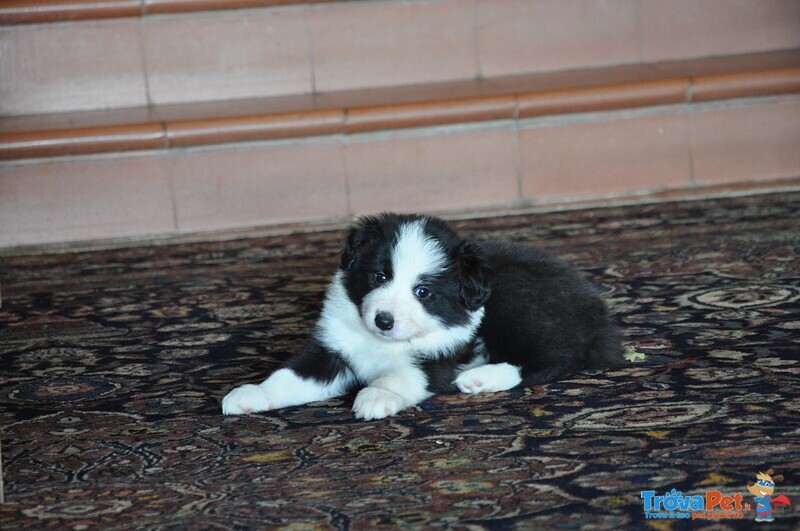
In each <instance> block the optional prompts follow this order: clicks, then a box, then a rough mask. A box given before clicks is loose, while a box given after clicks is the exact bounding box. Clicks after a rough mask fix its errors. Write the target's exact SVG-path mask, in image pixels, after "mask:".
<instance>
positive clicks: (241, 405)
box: [222, 214, 623, 420]
mask: <svg viewBox="0 0 800 531" xmlns="http://www.w3.org/2000/svg"><path fill="white" fill-rule="evenodd" d="M622 359H623V358H622V347H621V343H620V336H619V333H618V331H617V327H616V326H615V324H614V323H613V320H612V318H611V317H610V316H609V314H608V312H607V310H606V306H605V304H604V303H603V300H602V298H601V297H600V295H599V294H598V293H597V292H596V291H595V289H594V287H593V286H592V285H591V284H590V283H589V282H587V281H586V280H583V279H582V278H581V277H580V276H579V274H578V273H577V272H576V271H575V270H574V269H572V268H570V267H569V266H567V265H565V264H564V263H562V262H559V261H557V260H555V259H553V258H551V257H549V256H547V255H546V254H544V253H543V252H542V251H540V250H538V249H536V248H532V247H521V246H516V245H507V244H499V243H492V244H483V243H482V244H477V243H475V242H471V241H467V240H464V239H461V238H460V237H459V236H458V235H457V234H456V233H455V232H453V230H451V229H450V228H449V227H448V226H447V224H445V222H444V221H442V220H440V219H438V218H433V217H425V216H417V215H398V214H382V215H379V216H372V217H365V218H362V219H360V220H359V221H358V222H357V223H356V225H355V226H354V227H353V228H352V229H351V231H350V234H349V235H348V237H347V242H346V244H345V246H344V249H343V250H342V255H341V267H340V269H339V271H337V272H336V274H335V275H334V276H333V279H332V280H331V283H330V285H329V287H328V290H327V293H326V297H325V303H324V306H323V308H322V314H321V316H320V318H319V321H318V322H317V326H316V329H315V331H314V334H313V337H312V339H311V341H310V342H309V344H308V345H307V346H306V347H305V348H304V349H302V350H301V351H300V352H299V353H297V354H295V355H294V356H293V357H291V358H290V359H289V360H288V361H287V362H286V363H285V364H284V365H283V366H282V367H281V368H280V369H278V370H277V371H276V372H274V373H273V374H272V375H271V376H270V377H269V378H267V379H266V380H265V381H263V382H262V383H260V384H258V385H253V384H247V385H242V386H241V387H237V388H235V389H234V390H232V391H231V392H230V393H228V395H227V396H226V397H225V398H224V399H223V401H222V412H223V413H224V414H226V415H238V414H242V413H253V412H257V411H267V410H271V409H278V408H283V407H288V406H296V405H299V404H306V403H309V402H314V401H317V400H325V399H328V398H331V397H334V396H340V395H343V394H346V393H348V392H350V391H353V390H355V389H359V388H360V391H359V392H358V394H357V395H356V398H355V403H354V404H353V411H354V412H355V416H356V417H357V418H362V419H367V420H369V419H380V418H383V417H386V416H389V415H394V414H395V413H397V412H398V411H400V410H402V409H405V408H407V407H409V406H413V405H415V404H419V403H420V402H422V401H423V400H425V399H427V398H428V397H430V396H432V395H433V394H434V393H438V392H447V391H456V390H460V391H461V392H464V393H481V392H492V391H503V390H505V389H510V388H512V387H516V386H519V385H525V386H530V385H538V384H543V383H547V382H552V381H554V380H556V379H558V378H562V377H565V376H567V375H570V374H572V373H575V372H577V371H580V370H582V369H587V368H591V369H603V368H610V367H618V366H620V365H621V364H622Z"/></svg>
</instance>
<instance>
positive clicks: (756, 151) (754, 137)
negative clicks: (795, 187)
mask: <svg viewBox="0 0 800 531" xmlns="http://www.w3.org/2000/svg"><path fill="white" fill-rule="evenodd" d="M690 126H691V134H692V152H693V156H694V172H695V176H696V179H697V182H698V183H699V184H715V183H724V182H737V181H758V180H770V179H778V178H786V177H796V176H798V175H800V101H797V100H795V101H790V102H782V103H772V104H761V105H748V106H747V107H740V108H729V109H718V110H713V111H705V112H696V113H692V114H691V115H690Z"/></svg>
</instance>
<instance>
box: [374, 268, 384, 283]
mask: <svg viewBox="0 0 800 531" xmlns="http://www.w3.org/2000/svg"><path fill="white" fill-rule="evenodd" d="M372 280H374V281H375V283H376V284H383V283H385V282H386V280H387V278H386V273H384V272H383V271H378V272H377V273H372Z"/></svg>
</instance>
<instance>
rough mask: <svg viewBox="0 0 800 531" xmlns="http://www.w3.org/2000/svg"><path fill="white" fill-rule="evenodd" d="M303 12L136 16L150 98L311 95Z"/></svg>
mask: <svg viewBox="0 0 800 531" xmlns="http://www.w3.org/2000/svg"><path fill="white" fill-rule="evenodd" d="M308 16H309V13H308V12H307V11H300V12H296V11H285V10H267V11H264V12H260V11H259V12H249V11H242V12H236V13H234V14H224V15H217V16H205V15H182V16H177V17H164V18H161V17H154V18H145V19H144V20H143V21H142V33H143V38H144V48H145V54H146V56H147V69H148V81H149V84H150V96H151V99H152V100H153V102H154V103H156V104H163V103H190V102H199V101H211V100H226V99H236V98H256V97H264V96H275V95H280V94H298V93H309V92H311V90H312V87H311V64H310V59H309V45H308V37H307V27H306V24H307V17H308Z"/></svg>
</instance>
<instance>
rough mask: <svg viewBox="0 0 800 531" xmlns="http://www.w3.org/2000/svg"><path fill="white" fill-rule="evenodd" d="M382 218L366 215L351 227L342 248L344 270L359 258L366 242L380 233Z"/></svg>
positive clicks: (342, 266)
mask: <svg viewBox="0 0 800 531" xmlns="http://www.w3.org/2000/svg"><path fill="white" fill-rule="evenodd" d="M379 224H380V220H379V218H377V217H372V216H368V217H364V218H361V219H359V220H358V222H357V223H356V224H355V225H354V226H353V228H351V229H350V234H348V235H347V241H346V242H345V244H344V248H343V249H342V258H341V265H340V267H341V268H342V270H343V271H347V270H349V269H350V268H351V267H353V264H354V263H355V262H356V259H357V258H358V253H359V251H360V250H361V248H362V247H364V244H365V243H367V242H368V241H370V240H371V239H373V238H375V237H376V236H377V235H378V231H377V227H378V225H379Z"/></svg>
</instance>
